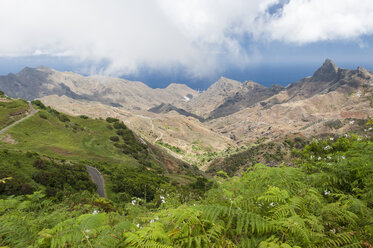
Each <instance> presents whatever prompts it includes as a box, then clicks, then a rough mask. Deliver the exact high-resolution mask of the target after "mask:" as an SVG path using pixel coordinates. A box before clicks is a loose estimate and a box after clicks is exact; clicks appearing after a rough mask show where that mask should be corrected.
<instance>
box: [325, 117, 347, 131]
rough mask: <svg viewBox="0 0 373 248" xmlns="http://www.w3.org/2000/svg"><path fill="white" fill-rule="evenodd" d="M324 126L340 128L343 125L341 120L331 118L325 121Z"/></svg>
mask: <svg viewBox="0 0 373 248" xmlns="http://www.w3.org/2000/svg"><path fill="white" fill-rule="evenodd" d="M324 126H327V127H329V128H330V129H339V128H341V127H342V126H343V123H342V122H341V120H338V119H337V120H330V121H327V122H325V123H324Z"/></svg>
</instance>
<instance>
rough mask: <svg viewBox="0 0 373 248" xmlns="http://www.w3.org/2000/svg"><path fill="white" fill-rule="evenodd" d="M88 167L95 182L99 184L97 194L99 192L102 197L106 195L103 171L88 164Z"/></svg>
mask: <svg viewBox="0 0 373 248" xmlns="http://www.w3.org/2000/svg"><path fill="white" fill-rule="evenodd" d="M86 167H87V171H88V173H89V175H90V176H91V178H92V180H93V182H94V183H95V184H96V185H97V194H99V195H100V196H101V197H106V196H105V187H104V178H103V177H102V175H101V173H100V172H99V171H98V170H97V169H96V168H94V167H92V166H86Z"/></svg>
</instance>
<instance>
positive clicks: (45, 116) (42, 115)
mask: <svg viewBox="0 0 373 248" xmlns="http://www.w3.org/2000/svg"><path fill="white" fill-rule="evenodd" d="M39 117H40V118H43V119H45V120H47V119H48V116H47V115H46V114H45V113H43V112H39Z"/></svg>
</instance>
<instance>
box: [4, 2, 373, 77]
mask: <svg viewBox="0 0 373 248" xmlns="http://www.w3.org/2000/svg"><path fill="white" fill-rule="evenodd" d="M284 1H285V0H250V1H249V0H235V1H231V0H202V1H201V0H188V1H187V0H185V1H175V0H149V1H147V0H137V1H130V0H105V1H104V0H79V1H76V0H75V1H74V0H64V1H58V0H1V1H0V34H1V39H0V56H32V55H35V56H38V55H51V56H68V57H72V58H76V59H77V60H79V61H89V63H91V64H99V63H100V61H102V60H105V61H108V62H109V66H108V67H107V68H106V69H105V71H104V73H107V74H116V75H118V74H123V73H133V72H136V71H138V69H139V68H141V67H148V68H153V69H162V68H170V67H172V66H176V67H177V66H181V67H183V68H185V69H186V71H188V72H189V73H191V74H193V75H195V76H206V75H209V74H213V73H215V72H216V70H219V69H221V68H223V67H224V66H226V65H229V64H235V65H238V66H245V65H247V64H248V63H250V61H251V60H252V59H253V58H254V57H255V58H257V57H259V56H260V55H258V54H260V51H259V52H258V51H257V49H256V48H255V47H254V48H252V50H251V52H248V51H250V49H248V46H249V45H248V44H247V43H246V44H245V43H243V42H242V41H241V38H242V37H243V36H249V37H250V36H253V37H254V40H253V41H252V43H253V44H254V45H255V42H261V40H262V39H263V38H264V39H268V40H280V41H285V42H295V43H299V44H303V43H309V42H317V41H322V40H333V39H350V38H357V37H359V36H361V35H363V34H371V33H372V32H373V22H372V21H371V20H373V18H372V17H373V15H372V12H373V4H372V1H370V0H328V1H325V0H309V1H305V0H291V1H290V2H289V3H287V4H285V6H284V8H283V9H282V11H280V12H278V13H277V14H276V15H270V14H269V13H268V12H267V9H268V7H269V6H272V5H273V4H277V3H281V2H284ZM91 69H92V68H91ZM92 71H95V70H92ZM96 72H97V71H96Z"/></svg>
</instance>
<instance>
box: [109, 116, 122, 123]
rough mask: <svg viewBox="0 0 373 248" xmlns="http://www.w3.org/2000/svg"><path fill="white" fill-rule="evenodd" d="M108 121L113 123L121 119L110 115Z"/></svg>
mask: <svg viewBox="0 0 373 248" xmlns="http://www.w3.org/2000/svg"><path fill="white" fill-rule="evenodd" d="M106 121H107V122H109V123H113V122H118V121H119V119H117V118H113V117H108V118H106Z"/></svg>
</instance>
